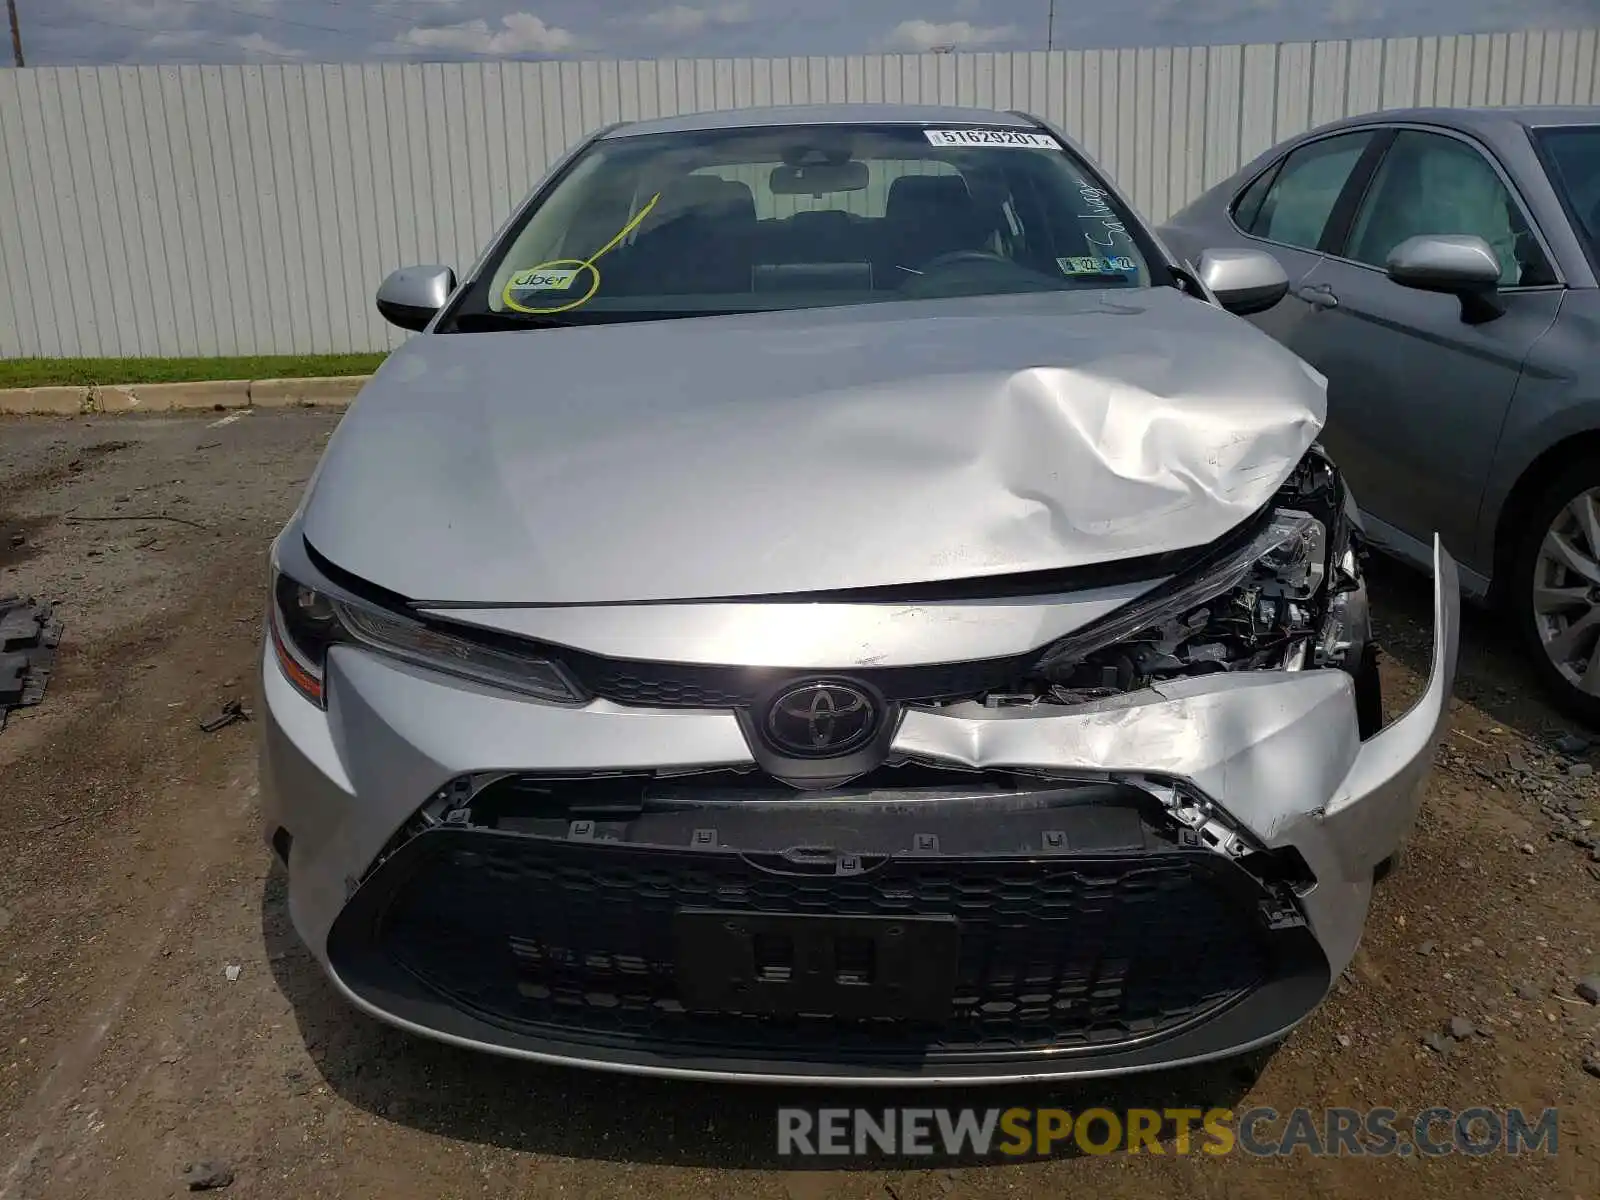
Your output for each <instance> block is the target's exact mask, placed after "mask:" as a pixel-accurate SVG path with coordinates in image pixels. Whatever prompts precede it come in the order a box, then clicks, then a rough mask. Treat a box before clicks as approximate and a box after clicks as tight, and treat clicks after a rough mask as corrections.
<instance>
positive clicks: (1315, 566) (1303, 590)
mask: <svg viewBox="0 0 1600 1200" xmlns="http://www.w3.org/2000/svg"><path fill="white" fill-rule="evenodd" d="M1327 540H1328V532H1327V529H1326V528H1325V527H1324V526H1323V524H1322V522H1321V521H1319V520H1317V519H1316V518H1315V517H1313V516H1312V515H1311V514H1310V513H1306V512H1300V511H1299V510H1298V509H1291V508H1280V509H1276V510H1274V511H1273V513H1272V515H1271V518H1270V519H1269V520H1268V522H1267V524H1266V525H1265V526H1264V527H1263V528H1262V530H1261V532H1260V533H1258V534H1256V535H1255V536H1254V537H1253V538H1251V539H1250V540H1249V541H1248V542H1246V543H1244V544H1243V545H1242V546H1240V547H1239V548H1238V549H1237V550H1234V551H1232V552H1230V553H1228V554H1225V555H1223V556H1221V557H1219V558H1217V559H1215V560H1213V561H1212V562H1210V563H1207V564H1206V565H1205V566H1203V567H1201V568H1200V569H1199V570H1198V571H1197V572H1196V573H1195V574H1193V575H1191V576H1187V577H1184V578H1181V579H1177V580H1174V581H1172V582H1171V583H1169V584H1167V585H1166V586H1164V587H1162V588H1160V589H1159V590H1157V591H1156V592H1153V593H1151V594H1150V595H1149V596H1146V597H1143V598H1142V599H1139V600H1136V601H1134V602H1133V603H1132V604H1129V605H1128V606H1126V607H1125V608H1121V609H1118V610H1117V611H1116V612H1114V613H1112V614H1110V615H1109V616H1108V617H1106V618H1105V619H1104V620H1101V621H1098V622H1096V623H1094V624H1092V625H1089V626H1087V627H1086V628H1084V629H1080V630H1078V631H1077V632H1076V633H1072V634H1069V635H1068V636H1066V637H1064V638H1062V639H1061V640H1060V641H1059V642H1056V643H1055V644H1054V645H1052V646H1050V647H1049V649H1047V650H1046V651H1045V652H1044V654H1043V656H1042V657H1041V658H1040V659H1039V662H1038V664H1037V666H1036V667H1035V670H1037V671H1038V672H1040V673H1042V674H1047V673H1048V672H1050V671H1051V670H1052V669H1054V668H1060V667H1064V666H1068V665H1070V664H1073V663H1077V662H1079V661H1080V660H1082V659H1083V658H1085V657H1086V656H1088V655H1090V654H1093V653H1094V652H1095V651H1096V650H1103V649H1104V648H1106V647H1107V646H1113V645H1116V644H1117V643H1118V642H1122V641H1126V640H1127V639H1129V638H1131V637H1133V636H1134V635H1135V634H1137V633H1140V632H1142V631H1144V630H1148V629H1152V628H1155V627H1158V626H1162V625H1165V624H1166V623H1168V622H1170V621H1174V620H1177V619H1178V618H1180V617H1183V616H1185V615H1187V614H1189V613H1190V612H1191V611H1192V610H1194V609H1195V608H1197V607H1199V606H1201V605H1204V604H1205V603H1206V602H1207V601H1210V600H1215V599H1216V598H1217V597H1219V596H1226V595H1228V594H1230V593H1232V592H1235V591H1237V590H1239V589H1240V588H1243V587H1245V586H1246V585H1249V586H1250V587H1251V588H1253V589H1255V590H1256V592H1257V595H1258V597H1259V599H1260V600H1263V601H1267V602H1269V603H1270V604H1271V605H1272V606H1274V607H1275V606H1276V605H1277V604H1278V603H1279V602H1286V603H1295V602H1298V601H1304V600H1308V599H1310V598H1311V597H1312V596H1314V595H1316V593H1317V592H1318V590H1320V589H1321V587H1322V586H1323V582H1324V578H1325V576H1326V574H1327ZM1254 602H1255V598H1252V603H1254Z"/></svg>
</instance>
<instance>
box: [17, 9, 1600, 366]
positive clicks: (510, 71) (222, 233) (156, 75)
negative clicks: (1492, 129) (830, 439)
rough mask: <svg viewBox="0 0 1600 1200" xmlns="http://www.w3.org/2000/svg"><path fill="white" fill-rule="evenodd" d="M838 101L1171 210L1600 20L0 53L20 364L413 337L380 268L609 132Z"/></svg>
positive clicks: (1532, 75)
mask: <svg viewBox="0 0 1600 1200" xmlns="http://www.w3.org/2000/svg"><path fill="white" fill-rule="evenodd" d="M820 101H829V102H862V101H864V102H867V103H882V102H889V103H909V104H917V103H925V104H927V103H940V104H955V105H962V106H968V107H970V106H976V107H980V108H997V109H1022V110H1025V111H1028V112H1032V113H1035V114H1037V115H1039V116H1043V117H1046V118H1048V119H1049V120H1052V121H1055V122H1057V123H1059V124H1061V125H1062V126H1064V127H1065V128H1066V129H1067V131H1068V132H1069V133H1071V134H1072V136H1073V137H1074V138H1076V139H1077V140H1078V141H1079V143H1080V144H1081V145H1082V146H1083V147H1084V148H1085V150H1087V151H1088V152H1089V153H1090V154H1091V155H1093V156H1094V157H1095V159H1096V160H1097V161H1098V162H1099V163H1100V164H1101V165H1102V166H1104V167H1105V169H1106V170H1107V171H1108V172H1110V173H1111V174H1112V175H1113V177H1115V178H1116V180H1117V181H1118V183H1119V185H1120V186H1121V187H1122V188H1123V189H1124V190H1125V191H1126V192H1127V194H1128V195H1129V196H1131V197H1132V198H1133V200H1134V202H1135V204H1137V205H1138V206H1139V208H1140V209H1141V210H1143V211H1144V212H1145V213H1146V214H1147V215H1148V216H1150V217H1152V218H1153V219H1155V220H1157V221H1159V220H1162V219H1164V218H1166V217H1167V216H1169V215H1170V214H1171V213H1172V212H1174V211H1176V210H1177V209H1179V208H1181V207H1182V206H1183V205H1184V204H1186V203H1188V201H1190V200H1191V199H1193V198H1194V197H1195V196H1196V195H1198V194H1199V193H1200V192H1201V191H1202V190H1203V189H1204V188H1205V187H1207V186H1210V185H1211V184H1214V183H1216V182H1218V181H1219V180H1221V179H1224V178H1226V177H1227V176H1228V175H1229V174H1231V173H1232V172H1233V171H1235V170H1237V169H1238V167H1239V166H1240V165H1242V164H1243V163H1245V162H1248V161H1250V160H1251V159H1253V158H1255V157H1256V156H1257V155H1259V154H1261V153H1262V152H1263V151H1265V150H1266V149H1268V148H1269V147H1270V146H1272V145H1273V144H1274V143H1276V142H1278V141H1280V140H1282V139H1283V138H1286V137H1289V136H1292V135H1294V134H1297V133H1300V132H1302V131H1303V130H1305V129H1307V128H1309V127H1311V126H1313V125H1316V124H1320V123H1322V122H1324V121H1329V120H1333V119H1336V118H1338V117H1341V116H1346V115H1349V114H1353V113H1361V112H1371V111H1375V110H1378V109H1385V108H1402V107H1407V106H1410V105H1414V104H1440V105H1465V104H1473V105H1483V104H1488V105H1500V104H1593V103H1600V29H1581V30H1532V31H1528V32H1518V33H1497V34H1464V35H1460V36H1453V37H1452V36H1445V37H1422V38H1415V37H1413V38H1393V39H1390V40H1388V41H1378V40H1361V41H1351V42H1343V41H1325V42H1314V43H1312V42H1298V43H1285V44H1282V45H1250V46H1209V47H1206V46H1197V47H1160V48H1144V49H1127V50H1058V51H1053V52H1048V53H1046V52H1042V51H1032V52H1016V53H1009V52H1002V53H989V52H983V53H972V54H924V55H880V54H869V55H855V56H850V57H837V58H821V57H809V58H803V57H794V58H776V59H768V58H763V59H726V58H718V59H712V58H701V59H676V60H662V61H627V62H600V61H582V62H487V63H417V64H400V63H382V64H377V63H367V64H329V65H298V64H295V65H287V66H279V65H270V66H203V67H190V66H184V67H116V66H110V67H80V68H56V67H42V68H30V69H27V70H10V69H0V357H6V358H15V357H19V356H30V355H44V356H54V355H89V356H94V355H104V356H110V355H183V354H267V353H283V354H287V353H322V352H329V351H343V350H369V349H386V348H389V347H393V346H396V345H398V344H399V343H400V341H401V340H402V338H403V337H404V335H403V334H401V333H400V332H399V331H397V330H395V329H394V328H393V327H392V326H389V325H387V324H386V323H384V322H383V321H382V320H381V319H380V318H379V317H378V315H377V312H376V311H375V309H374V307H373V304H372V300H371V297H372V292H373V290H374V289H375V288H376V286H377V284H378V282H379V281H380V280H381V279H382V277H383V275H384V274H385V273H387V272H388V271H390V270H392V269H393V268H395V267H397V266H401V265H403V264H406V263H415V262H443V263H450V264H453V265H455V266H456V267H458V268H464V267H466V266H467V265H469V264H470V263H472V262H473V261H474V260H475V259H476V258H477V256H478V254H479V252H480V251H481V249H482V247H483V245H484V243H485V242H486V241H487V240H488V239H489V237H490V236H491V235H492V233H493V231H494V230H495V229H496V228H497V227H498V226H499V225H500V224H501V223H502V222H503V221H504V220H505V219H506V217H507V215H508V214H509V213H510V212H511V210H512V209H513V208H514V207H515V205H516V204H517V203H518V202H520V201H521V199H522V198H523V197H524V196H525V195H526V194H527V192H528V190H529V189H530V188H531V187H532V186H533V185H534V183H535V182H536V181H537V180H538V179H539V178H540V177H541V176H542V175H544V173H545V172H546V171H547V170H548V169H549V167H550V166H551V165H552V164H553V163H554V162H555V161H556V160H557V159H558V158H559V157H560V156H561V154H562V153H563V152H564V151H565V150H566V149H567V148H569V147H570V146H572V145H573V144H574V143H576V142H577V141H579V140H580V139H581V138H583V137H584V136H586V135H587V134H589V133H590V132H592V131H593V130H595V129H597V128H599V127H601V126H603V125H607V124H611V123H612V122H615V121H631V120H639V119H649V118H651V117H657V116H668V115H672V114H676V113H685V112H695V111H701V110H705V109H743V108H752V107H763V106H767V105H773V104H805V103H812V102H820ZM923 169H924V168H923V165H922V164H914V163H906V164H899V165H897V166H895V167H893V168H891V169H890V172H889V174H884V173H882V172H878V173H875V174H874V175H873V177H872V178H871V181H870V185H869V188H868V190H867V191H866V192H863V193H861V194H860V195H859V196H856V197H852V198H851V205H852V207H853V208H859V209H860V211H863V212H867V211H874V210H875V209H874V206H879V207H881V205H882V203H883V198H884V194H885V193H886V190H887V187H888V185H889V183H890V182H892V176H893V174H894V173H896V172H901V171H913V170H915V171H921V170H923ZM760 173H761V172H759V171H758V172H757V174H760ZM754 181H755V175H752V176H751V179H750V180H746V182H754ZM810 204H811V202H810V200H809V199H808V198H806V197H783V198H781V202H779V203H778V204H777V205H776V207H778V208H779V209H781V210H782V211H783V212H789V211H794V210H795V209H797V208H801V207H810Z"/></svg>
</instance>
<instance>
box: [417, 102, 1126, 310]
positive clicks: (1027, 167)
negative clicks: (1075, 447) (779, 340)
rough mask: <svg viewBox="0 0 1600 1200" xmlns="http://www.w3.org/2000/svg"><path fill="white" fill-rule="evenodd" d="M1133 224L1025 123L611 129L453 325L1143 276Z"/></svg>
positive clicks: (496, 263) (933, 294) (804, 304)
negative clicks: (613, 133) (616, 133)
mask: <svg viewBox="0 0 1600 1200" xmlns="http://www.w3.org/2000/svg"><path fill="white" fill-rule="evenodd" d="M1136 229H1137V226H1135V225H1134V223H1133V218H1131V217H1130V216H1129V215H1128V214H1127V213H1126V212H1125V211H1123V209H1122V207H1121V206H1120V205H1119V204H1118V202H1117V201H1116V199H1115V198H1114V197H1113V196H1111V195H1109V194H1108V193H1107V192H1106V191H1105V189H1104V188H1103V187H1101V186H1099V184H1098V182H1097V180H1096V178H1095V176H1094V175H1093V173H1092V172H1091V171H1090V170H1089V169H1088V168H1087V167H1086V166H1085V165H1084V164H1082V163H1081V162H1080V161H1078V160H1077V159H1076V158H1075V157H1073V156H1072V155H1071V154H1070V153H1069V152H1067V151H1066V150H1065V149H1064V148H1063V147H1062V146H1061V145H1060V143H1058V142H1057V141H1056V139H1055V138H1054V137H1052V136H1051V135H1049V134H1048V133H1044V132H1038V131H1034V130H1021V129H993V128H981V127H968V128H961V129H956V128H941V129H924V128H922V127H919V126H852V125H810V126H779V127H772V128H758V129H749V128H745V129H732V130H702V131H694V132H683V133H667V134H650V135H640V136H632V137H630V136H620V137H611V138H605V139H602V140H600V141H598V142H596V143H595V144H594V145H592V146H590V147H589V149H588V150H587V151H585V152H584V153H583V154H582V155H580V156H579V157H578V158H577V160H576V161H574V162H573V163H572V164H570V166H569V167H568V168H567V170H566V171H565V172H564V173H563V176H562V178H561V179H560V180H559V181H558V182H557V183H556V185H555V186H554V187H553V188H552V189H551V190H550V191H549V192H548V194H547V195H546V196H544V197H543V199H542V200H541V201H540V202H539V203H538V204H537V205H536V206H534V208H533V209H532V210H531V211H530V212H529V213H528V214H527V216H526V217H525V218H524V220H523V221H522V222H521V224H520V226H519V227H517V228H513V229H512V230H510V231H509V232H508V233H507V235H506V236H505V237H504V238H503V239H502V240H501V242H500V244H499V245H498V246H496V247H495V248H494V250H493V251H492V252H491V254H490V256H489V258H488V261H487V265H486V267H485V269H484V271H483V272H482V273H481V274H480V276H479V278H478V280H477V282H476V283H475V284H474V285H473V286H472V287H471V288H469V289H467V291H466V293H465V294H464V295H463V297H462V300H461V303H460V304H459V305H458V306H457V307H456V308H455V310H454V312H453V314H452V315H451V317H450V319H449V321H447V322H446V324H454V325H455V326H457V327H459V328H462V329H473V328H486V327H495V326H498V325H502V324H515V323H521V322H523V321H526V322H528V323H546V322H548V323H566V322H568V321H574V322H581V323H587V322H590V321H599V320H630V319H632V320H638V319H646V318H651V317H663V316H680V315H694V314H700V313H727V312H748V311H762V310H771V309H791V308H813V307H820V306H823V305H837V304H857V303H865V302H870V301H876V300H910V299H919V298H923V299H934V298H945V297H950V296H974V295H1003V294H1007V293H1015V292H1035V291H1049V290H1061V289H1073V288H1086V287H1093V288H1105V287H1121V288H1134V287H1148V286H1149V285H1150V278H1149V272H1148V269H1147V266H1146V259H1145V255H1144V254H1143V253H1142V252H1141V248H1140V242H1141V241H1142V238H1141V237H1139V236H1137V235H1136V233H1135V232H1134V231H1135V230H1136ZM557 318H559V321H558V320H557Z"/></svg>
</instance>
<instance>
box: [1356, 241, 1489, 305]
mask: <svg viewBox="0 0 1600 1200" xmlns="http://www.w3.org/2000/svg"><path fill="white" fill-rule="evenodd" d="M1386 266H1387V268H1388V274H1389V278H1390V279H1392V280H1394V281H1395V282H1396V283H1398V284H1399V285H1400V286H1401V287H1408V288H1415V289H1416V290H1417V291H1419V292H1444V293H1446V294H1448V295H1452V296H1459V297H1460V298H1461V315H1462V318H1463V319H1464V320H1466V321H1468V322H1471V323H1473V324H1477V323H1479V322H1482V321H1491V320H1493V319H1494V318H1495V317H1498V316H1499V315H1500V314H1501V313H1503V312H1504V311H1505V308H1504V307H1503V306H1502V305H1501V304H1500V301H1499V299H1498V298H1497V296H1496V293H1497V292H1498V291H1499V290H1500V260H1499V259H1498V258H1496V257H1495V253H1494V251H1493V250H1492V249H1490V247H1489V243H1488V242H1486V241H1484V240H1483V239H1482V238H1481V237H1473V236H1472V235H1470V234H1454V233H1452V234H1439V233H1428V234H1422V235H1421V236H1419V237H1413V238H1407V239H1406V240H1405V241H1403V242H1401V243H1400V244H1399V245H1398V246H1396V247H1395V248H1394V249H1393V250H1391V251H1390V252H1389V259H1388V262H1387V264H1386Z"/></svg>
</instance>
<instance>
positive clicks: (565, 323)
mask: <svg viewBox="0 0 1600 1200" xmlns="http://www.w3.org/2000/svg"><path fill="white" fill-rule="evenodd" d="M594 323H595V322H593V321H580V320H575V319H573V318H571V317H567V316H559V317H557V316H541V315H538V314H535V313H515V312H503V313H497V312H475V313H471V312H469V313H462V314H461V315H460V316H458V317H456V319H455V320H454V321H452V322H451V325H452V327H453V328H455V329H458V330H460V331H461V332H462V333H494V332H496V331H499V330H502V329H568V328H571V327H572V326H574V325H593V324H594Z"/></svg>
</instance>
